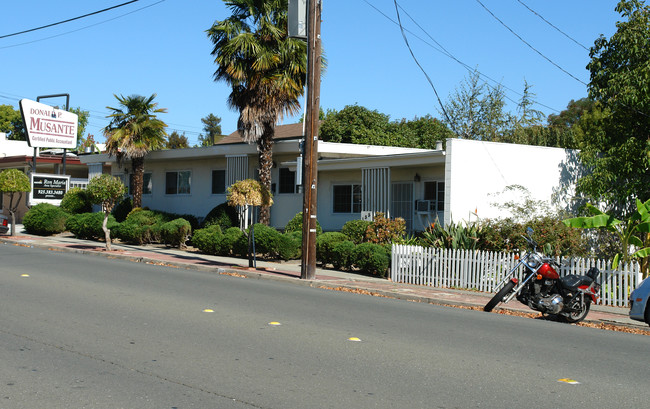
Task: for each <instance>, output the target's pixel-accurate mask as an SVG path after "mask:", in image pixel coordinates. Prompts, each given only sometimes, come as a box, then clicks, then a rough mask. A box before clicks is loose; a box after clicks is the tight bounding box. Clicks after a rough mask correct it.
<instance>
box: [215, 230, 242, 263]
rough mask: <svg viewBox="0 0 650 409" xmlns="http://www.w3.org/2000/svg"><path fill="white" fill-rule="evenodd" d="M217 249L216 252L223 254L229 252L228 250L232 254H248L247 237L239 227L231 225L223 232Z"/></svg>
mask: <svg viewBox="0 0 650 409" xmlns="http://www.w3.org/2000/svg"><path fill="white" fill-rule="evenodd" d="M217 250H218V251H219V253H218V254H219V255H223V256H226V255H229V254H231V253H230V252H232V255H234V256H245V255H247V254H248V238H247V237H246V235H245V234H244V232H243V231H241V229H240V228H239V227H231V228H229V229H226V231H224V232H223V239H222V240H221V244H220V247H218V248H217ZM226 251H227V252H228V253H226ZM223 253H226V254H223Z"/></svg>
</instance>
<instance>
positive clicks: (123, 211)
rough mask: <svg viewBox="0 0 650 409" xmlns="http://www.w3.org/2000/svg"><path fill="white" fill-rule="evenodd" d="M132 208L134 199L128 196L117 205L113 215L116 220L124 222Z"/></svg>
mask: <svg viewBox="0 0 650 409" xmlns="http://www.w3.org/2000/svg"><path fill="white" fill-rule="evenodd" d="M131 210H133V201H132V200H131V198H130V197H128V196H127V197H125V198H124V199H122V200H121V201H120V202H119V203H118V204H117V205H116V206H115V208H114V209H113V216H115V220H117V221H118V222H120V223H122V222H123V221H124V220H126V217H127V216H128V215H129V213H131Z"/></svg>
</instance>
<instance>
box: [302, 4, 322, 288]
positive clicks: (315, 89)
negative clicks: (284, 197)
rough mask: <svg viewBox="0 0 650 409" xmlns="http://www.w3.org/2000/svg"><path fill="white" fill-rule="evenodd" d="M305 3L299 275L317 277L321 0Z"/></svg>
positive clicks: (303, 277) (309, 278)
mask: <svg viewBox="0 0 650 409" xmlns="http://www.w3.org/2000/svg"><path fill="white" fill-rule="evenodd" d="M308 2H309V4H308V6H307V101H306V102H307V115H306V117H305V143H304V155H303V172H302V186H303V208H302V264H301V269H300V278H302V279H307V280H313V279H314V278H316V214H317V208H318V207H317V203H316V189H317V187H318V125H319V123H318V114H319V111H320V67H321V39H320V20H321V7H322V4H321V0H308Z"/></svg>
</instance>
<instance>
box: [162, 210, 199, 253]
mask: <svg viewBox="0 0 650 409" xmlns="http://www.w3.org/2000/svg"><path fill="white" fill-rule="evenodd" d="M190 234H192V226H191V225H190V222H188V221H187V220H185V219H182V218H178V219H174V220H172V221H170V222H167V223H164V224H163V225H162V226H161V227H160V235H161V238H162V241H163V243H165V244H167V245H169V246H174V247H179V248H181V249H184V248H185V247H186V246H185V243H186V242H187V240H188V239H189V237H190Z"/></svg>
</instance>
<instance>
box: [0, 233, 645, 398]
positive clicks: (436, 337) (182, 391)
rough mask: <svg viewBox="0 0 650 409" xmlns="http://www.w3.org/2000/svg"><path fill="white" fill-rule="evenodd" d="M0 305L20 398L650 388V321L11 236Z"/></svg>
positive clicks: (1, 332)
mask: <svg viewBox="0 0 650 409" xmlns="http://www.w3.org/2000/svg"><path fill="white" fill-rule="evenodd" d="M25 275H26V276H25ZM207 310H212V311H213V312H209V311H207ZM0 320H1V323H2V325H0V362H1V364H0V408H7V409H11V408H30V409H33V408H48V409H56V408H179V409H181V408H471V407H481V408H520V407H529V408H560V407H562V408H573V407H575V408H578V407H579V408H585V407H594V408H601V407H618V408H633V407H634V408H638V407H647V406H648V402H650V388H649V387H648V385H649V383H648V380H649V379H650V365H649V364H648V356H649V354H650V337H646V336H641V335H633V334H625V333H616V332H610V331H602V330H597V329H592V328H583V327H576V326H570V325H566V324H560V323H554V322H548V321H540V320H530V319H524V318H518V317H512V316H504V315H498V314H487V313H482V312H479V311H468V310H461V309H454V308H445V307H439V306H432V305H426V304H417V303H410V302H406V301H400V300H392V299H386V298H377V297H370V296H365V295H357V294H349V293H341V292H335V291H327V290H320V289H314V288H310V287H306V286H299V285H295V284H289V283H284V282H275V281H265V280H255V279H244V278H237V277H229V276H220V275H216V274H211V273H206V272H196V271H186V270H182V269H173V268H166V267H160V266H152V265H143V264H138V263H131V262H126V261H121V260H116V259H106V258H103V257H94V256H88V255H77V254H72V253H63V252H52V251H44V250H39V249H32V248H24V247H19V246H12V245H0ZM271 323H274V324H271ZM277 324H279V325H277ZM351 338H352V339H354V338H358V339H359V340H358V341H354V340H351ZM562 379H564V380H575V381H577V382H579V383H577V384H571V383H568V382H567V381H560V380H562Z"/></svg>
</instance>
